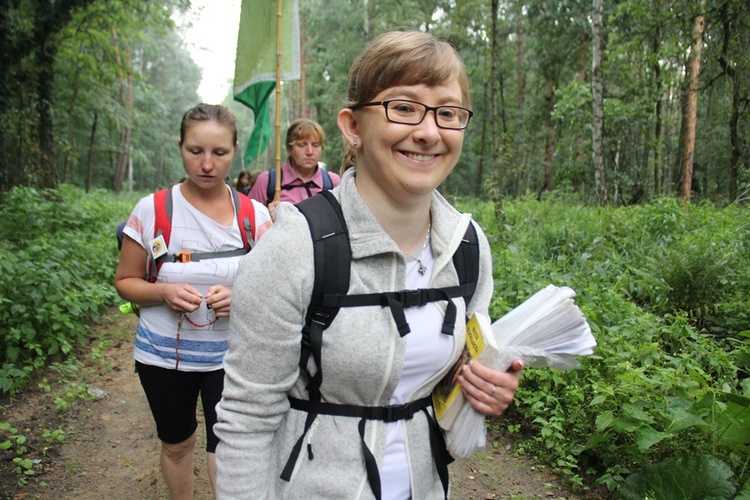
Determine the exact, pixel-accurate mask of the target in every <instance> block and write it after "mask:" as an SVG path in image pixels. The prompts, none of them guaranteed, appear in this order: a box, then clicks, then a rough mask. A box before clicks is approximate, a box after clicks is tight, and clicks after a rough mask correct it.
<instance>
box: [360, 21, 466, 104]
mask: <svg viewBox="0 0 750 500" xmlns="http://www.w3.org/2000/svg"><path fill="white" fill-rule="evenodd" d="M454 78H455V79H457V80H458V84H459V86H460V87H461V98H462V100H463V102H462V105H463V106H466V107H470V106H471V101H470V96H469V80H468V77H467V76H466V69H465V68H464V63H463V61H462V60H461V56H459V55H458V52H456V49H454V48H453V46H452V45H451V44H449V43H448V42H445V41H443V40H438V39H437V38H435V37H434V36H433V35H431V34H430V33H423V32H421V31H391V32H388V33H384V34H382V35H380V36H378V37H376V38H374V39H373V40H372V41H371V42H370V43H368V44H367V46H366V47H365V49H364V50H363V51H362V52H361V53H360V54H359V56H358V57H357V58H356V59H355V60H354V63H353V64H352V67H351V69H350V70H349V87H348V92H347V98H348V100H349V102H348V104H349V105H353V104H359V103H362V102H367V101H369V100H371V99H372V98H373V97H375V96H376V95H377V94H379V93H380V92H382V91H383V90H385V89H388V88H391V87H395V86H396V85H416V84H420V83H422V84H425V85H429V86H435V85H440V84H443V83H447V82H450V81H451V80H453V79H454Z"/></svg>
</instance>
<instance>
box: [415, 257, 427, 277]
mask: <svg viewBox="0 0 750 500" xmlns="http://www.w3.org/2000/svg"><path fill="white" fill-rule="evenodd" d="M417 262H418V263H419V268H417V272H418V273H419V275H420V276H424V273H426V272H427V266H425V265H424V264H422V261H421V260H419V259H417Z"/></svg>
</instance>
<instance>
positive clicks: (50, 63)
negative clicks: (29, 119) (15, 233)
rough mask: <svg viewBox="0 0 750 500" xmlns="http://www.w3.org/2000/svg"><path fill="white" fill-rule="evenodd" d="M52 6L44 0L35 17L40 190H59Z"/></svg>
mask: <svg viewBox="0 0 750 500" xmlns="http://www.w3.org/2000/svg"><path fill="white" fill-rule="evenodd" d="M51 10H52V6H51V5H50V0H42V1H40V2H39V4H38V6H37V11H36V15H35V19H36V20H35V26H36V30H35V34H34V43H35V45H36V47H37V53H36V66H37V72H38V73H37V89H36V91H37V99H38V103H37V113H38V119H39V122H38V124H37V127H38V129H37V130H38V133H39V153H40V158H39V165H38V166H37V169H36V170H37V173H36V175H35V180H34V181H35V184H36V185H37V186H38V187H41V188H55V187H57V161H56V158H55V155H54V135H53V123H52V101H53V94H52V89H53V83H54V80H55V73H54V68H55V55H56V47H55V44H54V43H52V42H51V41H50V40H49V36H50V35H49V28H48V20H49V16H50V14H51Z"/></svg>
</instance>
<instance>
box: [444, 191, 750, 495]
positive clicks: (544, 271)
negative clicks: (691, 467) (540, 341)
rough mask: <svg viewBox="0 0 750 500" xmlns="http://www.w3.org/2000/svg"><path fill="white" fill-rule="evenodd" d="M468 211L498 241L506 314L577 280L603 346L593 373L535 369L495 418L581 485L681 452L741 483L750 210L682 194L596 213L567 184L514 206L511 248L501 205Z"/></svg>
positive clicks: (586, 367) (748, 365)
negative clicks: (718, 465) (707, 458)
mask: <svg viewBox="0 0 750 500" xmlns="http://www.w3.org/2000/svg"><path fill="white" fill-rule="evenodd" d="M459 206H461V208H462V209H463V210H465V211H467V212H472V213H473V215H474V217H475V218H476V219H477V220H478V221H479V222H480V224H481V225H482V227H483V228H484V229H485V231H486V232H487V235H488V238H489V240H490V244H491V245H492V247H493V258H494V265H495V270H494V277H495V294H494V299H493V302H492V304H491V308H490V313H491V316H492V317H493V318H499V317H500V316H501V315H503V314H504V313H506V312H507V311H508V310H510V309H511V308H513V307H515V306H516V305H518V304H520V303H521V302H522V301H523V300H525V299H526V298H528V297H530V296H531V295H532V294H533V293H535V292H536V291H538V290H539V289H541V288H543V287H544V286H546V285H548V284H550V283H552V284H555V285H568V286H571V287H572V288H573V289H574V290H576V291H577V293H578V296H577V297H576V302H577V304H578V305H579V306H580V307H581V309H582V311H583V312H584V314H585V316H586V318H587V320H588V321H589V324H590V325H591V328H592V330H593V332H594V335H595V337H596V338H597V341H598V343H599V345H598V347H597V349H596V351H595V354H594V355H593V356H591V357H589V358H585V359H582V360H581V361H582V365H583V367H582V368H581V369H580V370H576V371H570V372H562V373H560V372H554V371H550V370H547V369H539V370H527V371H526V372H525V373H524V376H523V379H522V383H521V386H520V388H519V390H518V392H517V394H516V405H515V411H514V412H512V414H511V416H510V417H509V418H503V419H498V420H497V421H494V425H497V426H499V427H501V428H504V429H505V430H506V431H508V432H512V433H516V434H517V436H518V438H519V439H520V450H521V451H522V452H524V453H526V454H531V455H534V456H535V457H537V458H539V459H541V460H544V461H545V462H548V463H549V464H550V465H552V466H553V467H554V468H556V469H557V470H558V471H560V472H562V473H563V474H564V476H565V477H567V478H568V479H569V481H570V482H571V483H572V484H574V485H579V486H581V487H584V486H585V485H586V484H590V483H591V482H593V481H596V482H597V483H598V484H602V485H606V486H607V487H608V488H609V489H610V490H611V491H615V490H617V489H618V488H619V487H620V486H621V485H622V484H623V481H624V480H625V478H627V477H628V476H629V475H631V474H633V473H636V472H638V471H640V470H642V469H643V468H644V467H647V466H649V465H651V464H656V463H659V462H661V461H663V460H667V459H670V458H675V457H700V456H703V455H711V456H713V457H715V459H716V460H717V461H721V462H722V463H723V464H725V465H726V467H728V468H729V470H731V471H732V472H733V473H734V476H732V479H731V481H733V482H734V486H735V487H737V488H739V487H740V485H742V484H743V483H744V482H746V481H748V478H749V477H750V471H749V470H748V462H747V460H748V458H747V457H748V456H750V435H749V434H748V430H747V429H750V378H748V373H750V322H748V311H750V290H749V289H748V286H749V285H748V283H749V282H750V253H748V251H747V238H748V232H749V231H750V227H748V226H747V222H746V221H747V220H748V214H747V209H746V208H742V207H738V206H732V207H727V208H724V209H718V208H716V207H714V206H712V205H710V204H703V203H702V204H699V205H693V206H688V205H682V204H680V203H679V202H677V201H675V200H670V199H662V200H657V201H656V202H654V203H653V204H649V205H642V206H633V207H623V208H619V209H613V208H585V207H582V206H580V205H577V204H575V203H573V202H572V201H571V200H570V199H569V197H568V196H567V195H566V194H565V193H564V192H563V193H560V192H557V193H555V194H553V195H552V196H550V197H549V198H548V199H547V200H545V201H544V202H541V203H540V202H536V201H530V200H518V201H510V202H509V201H507V200H506V202H505V203H504V207H505V213H506V217H507V227H505V228H503V229H504V230H505V231H506V233H507V243H506V244H503V243H502V242H503V239H502V238H500V236H499V233H498V229H497V222H496V220H495V217H494V214H493V211H492V206H491V204H490V203H479V202H476V201H473V202H467V203H465V204H461V203H459ZM657 470H662V469H657ZM664 470H668V468H665V469H664ZM645 497H646V496H641V497H640V498H645ZM650 498H668V497H666V496H663V495H659V494H657V495H655V496H653V497H650ZM680 498H682V497H680ZM694 498H697V497H694Z"/></svg>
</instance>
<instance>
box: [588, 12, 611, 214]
mask: <svg viewBox="0 0 750 500" xmlns="http://www.w3.org/2000/svg"><path fill="white" fill-rule="evenodd" d="M603 10H604V7H603V0H594V10H593V12H592V13H591V18H592V21H593V23H592V35H593V36H592V49H593V54H592V76H591V94H592V96H593V109H592V114H593V118H592V121H593V123H592V124H591V132H592V137H591V149H592V158H593V160H594V180H595V182H596V195H597V198H598V199H599V204H600V205H602V206H605V205H607V204H608V203H609V196H608V194H607V173H606V170H605V168H604V147H603V139H602V137H603V129H604V75H603V71H602V11H603Z"/></svg>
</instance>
